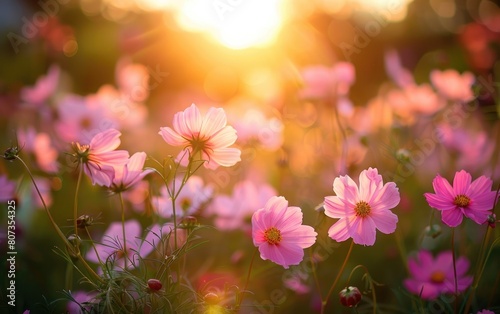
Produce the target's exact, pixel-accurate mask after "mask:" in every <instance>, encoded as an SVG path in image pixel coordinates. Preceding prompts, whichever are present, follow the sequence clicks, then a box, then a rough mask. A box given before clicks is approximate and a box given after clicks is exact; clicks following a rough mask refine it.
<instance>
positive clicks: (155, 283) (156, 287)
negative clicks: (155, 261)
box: [148, 279, 163, 292]
mask: <svg viewBox="0 0 500 314" xmlns="http://www.w3.org/2000/svg"><path fill="white" fill-rule="evenodd" d="M162 287H163V285H162V284H161V281H159V280H158V279H148V288H149V290H150V291H151V292H157V291H160V290H161V288H162Z"/></svg>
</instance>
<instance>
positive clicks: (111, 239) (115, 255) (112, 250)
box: [86, 220, 153, 269]
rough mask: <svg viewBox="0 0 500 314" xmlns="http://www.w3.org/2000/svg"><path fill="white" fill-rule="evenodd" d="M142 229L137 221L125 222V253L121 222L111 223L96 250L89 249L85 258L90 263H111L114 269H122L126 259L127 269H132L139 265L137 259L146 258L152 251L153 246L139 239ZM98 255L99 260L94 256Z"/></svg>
mask: <svg viewBox="0 0 500 314" xmlns="http://www.w3.org/2000/svg"><path fill="white" fill-rule="evenodd" d="M141 233H142V227H141V225H140V224H139V222H138V221H137V220H129V221H125V234H126V235H125V237H126V241H127V244H126V252H124V245H123V230H122V223H121V222H113V223H111V224H110V225H109V227H108V229H107V230H106V231H105V232H104V235H103V237H102V239H101V242H100V243H97V244H96V245H95V246H96V249H95V250H93V249H90V250H88V252H87V255H86V258H87V260H89V261H91V262H95V263H98V262H99V258H100V259H101V261H102V262H104V263H105V262H107V261H108V262H113V263H114V265H113V266H114V269H124V267H125V259H127V268H128V269H134V268H136V267H137V266H138V265H139V258H138V255H139V256H140V257H146V256H147V255H148V254H149V253H151V251H152V250H153V246H152V245H150V244H148V243H146V242H144V241H143V240H142V239H141ZM96 251H97V253H98V254H99V258H98V256H97V254H96Z"/></svg>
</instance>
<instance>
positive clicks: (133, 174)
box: [111, 152, 154, 192]
mask: <svg viewBox="0 0 500 314" xmlns="http://www.w3.org/2000/svg"><path fill="white" fill-rule="evenodd" d="M146 157H147V155H146V153H145V152H139V153H135V154H133V155H132V157H130V159H129V160H128V162H127V164H125V165H119V166H116V167H114V169H115V176H114V178H113V183H112V186H111V189H112V190H113V191H114V192H122V191H126V190H128V189H130V188H131V187H133V186H134V185H135V184H136V183H138V182H139V181H141V180H142V179H144V177H145V176H146V175H148V174H150V173H151V172H153V171H154V170H153V169H147V170H143V169H142V168H143V167H144V162H145V161H146Z"/></svg>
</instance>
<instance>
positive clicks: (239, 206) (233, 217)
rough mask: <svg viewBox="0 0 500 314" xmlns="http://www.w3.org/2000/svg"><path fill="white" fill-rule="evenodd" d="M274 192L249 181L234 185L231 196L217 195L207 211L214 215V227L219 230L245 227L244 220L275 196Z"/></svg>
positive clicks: (270, 187) (264, 184)
mask: <svg viewBox="0 0 500 314" xmlns="http://www.w3.org/2000/svg"><path fill="white" fill-rule="evenodd" d="M276 195H277V192H276V190H275V189H274V188H273V187H272V186H270V185H268V184H266V183H263V184H256V183H254V182H252V181H250V180H244V181H240V182H238V183H236V184H235V185H234V188H233V194H232V195H231V196H227V195H218V196H216V197H215V198H214V199H213V201H212V202H211V204H210V206H209V207H208V208H207V211H208V212H209V213H211V214H215V220H214V223H215V226H216V227H217V228H218V229H220V230H235V229H238V228H244V227H245V225H246V224H245V220H246V219H249V218H250V217H252V214H253V213H254V212H255V211H256V210H257V209H258V208H262V207H264V205H266V202H267V201H268V200H269V199H270V198H271V197H273V196H276Z"/></svg>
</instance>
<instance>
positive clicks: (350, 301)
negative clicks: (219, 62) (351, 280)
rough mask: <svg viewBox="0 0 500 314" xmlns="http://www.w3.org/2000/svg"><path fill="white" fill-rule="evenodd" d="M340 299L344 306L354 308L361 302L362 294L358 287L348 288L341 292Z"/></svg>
mask: <svg viewBox="0 0 500 314" xmlns="http://www.w3.org/2000/svg"><path fill="white" fill-rule="evenodd" d="M339 297H340V303H342V305H343V306H348V307H353V306H356V305H357V304H358V303H359V301H361V292H359V289H358V288H356V287H347V288H345V289H343V290H342V291H340V292H339Z"/></svg>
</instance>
